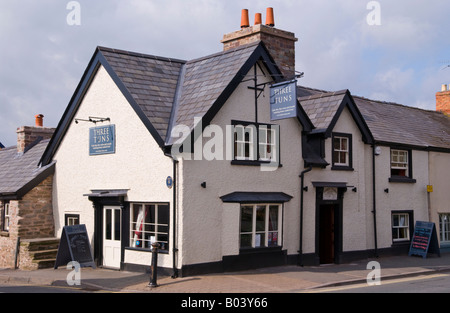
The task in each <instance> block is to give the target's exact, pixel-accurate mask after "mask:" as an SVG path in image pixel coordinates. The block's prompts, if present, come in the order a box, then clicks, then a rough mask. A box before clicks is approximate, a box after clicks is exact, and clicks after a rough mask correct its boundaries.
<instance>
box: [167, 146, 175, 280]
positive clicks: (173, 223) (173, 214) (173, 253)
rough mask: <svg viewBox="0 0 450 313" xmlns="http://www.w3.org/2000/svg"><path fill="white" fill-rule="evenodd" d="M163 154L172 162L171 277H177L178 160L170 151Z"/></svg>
mask: <svg viewBox="0 0 450 313" xmlns="http://www.w3.org/2000/svg"><path fill="white" fill-rule="evenodd" d="M165 155H166V156H167V157H169V158H171V159H172V163H173V169H172V171H173V186H172V188H173V192H172V194H173V199H172V237H173V248H172V270H173V274H172V276H171V277H172V278H177V277H178V269H177V265H176V260H177V258H176V253H177V252H178V248H177V247H176V228H177V227H176V226H177V164H178V161H177V160H175V158H174V157H173V156H172V155H171V154H170V153H165Z"/></svg>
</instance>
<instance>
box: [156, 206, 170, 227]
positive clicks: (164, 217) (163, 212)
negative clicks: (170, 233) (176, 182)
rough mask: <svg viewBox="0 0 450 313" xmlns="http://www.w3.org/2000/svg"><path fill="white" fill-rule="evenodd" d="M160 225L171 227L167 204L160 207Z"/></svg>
mask: <svg viewBox="0 0 450 313" xmlns="http://www.w3.org/2000/svg"><path fill="white" fill-rule="evenodd" d="M158 224H166V225H169V206H168V205H167V204H160V205H158Z"/></svg>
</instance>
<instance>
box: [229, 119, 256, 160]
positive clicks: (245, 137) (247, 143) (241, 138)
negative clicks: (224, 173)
mask: <svg viewBox="0 0 450 313" xmlns="http://www.w3.org/2000/svg"><path fill="white" fill-rule="evenodd" d="M255 132H256V127H255V126H253V125H248V126H244V125H235V126H234V159H235V160H255V145H254V136H255V135H256V134H255Z"/></svg>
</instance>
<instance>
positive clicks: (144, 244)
mask: <svg viewBox="0 0 450 313" xmlns="http://www.w3.org/2000/svg"><path fill="white" fill-rule="evenodd" d="M152 205H153V206H155V221H154V222H152V223H145V209H146V207H150V206H152ZM159 206H167V207H168V212H167V214H168V223H167V224H165V223H160V222H159V217H158V216H159ZM136 209H137V210H140V209H143V211H142V213H143V214H144V215H143V216H141V217H139V214H140V213H138V217H137V220H136V221H134V218H133V217H134V210H136ZM149 210H150V208H149ZM140 218H142V219H141V220H140V221H139V219H140ZM169 223H170V205H169V203H136V202H133V203H130V240H129V244H130V247H132V248H136V249H144V250H149V249H151V244H152V243H154V242H158V243H159V244H160V245H161V246H160V249H161V250H168V247H169V241H170V234H169V233H170V229H169ZM141 225H142V227H141V228H140V229H139V230H137V229H136V227H140V226H141ZM146 226H153V227H154V229H153V230H145V227H146ZM159 227H167V232H166V231H161V229H160V228H159ZM138 233H140V234H139V235H138ZM150 234H154V236H150ZM158 235H166V236H167V241H162V240H157V238H158ZM139 236H140V237H139ZM138 240H139V241H141V244H140V245H141V246H140V247H137V241H138Z"/></svg>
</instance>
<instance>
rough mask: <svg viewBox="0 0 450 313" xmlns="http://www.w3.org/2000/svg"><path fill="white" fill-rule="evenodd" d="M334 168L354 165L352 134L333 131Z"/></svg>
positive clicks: (348, 167) (346, 167)
mask: <svg viewBox="0 0 450 313" xmlns="http://www.w3.org/2000/svg"><path fill="white" fill-rule="evenodd" d="M332 145H333V151H332V152H333V153H332V164H333V165H332V166H333V167H332V168H333V169H351V167H352V135H351V134H341V133H333V135H332Z"/></svg>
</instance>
